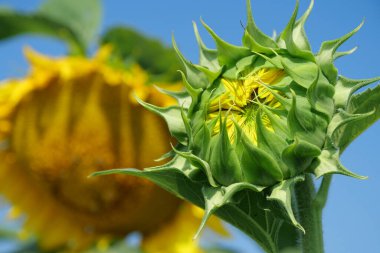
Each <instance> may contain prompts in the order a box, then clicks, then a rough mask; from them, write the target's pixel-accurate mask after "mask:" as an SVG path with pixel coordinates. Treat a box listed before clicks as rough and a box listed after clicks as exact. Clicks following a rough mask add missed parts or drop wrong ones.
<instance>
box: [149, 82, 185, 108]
mask: <svg viewBox="0 0 380 253" xmlns="http://www.w3.org/2000/svg"><path fill="white" fill-rule="evenodd" d="M154 88H156V89H157V90H158V91H159V92H161V93H163V94H166V95H168V96H171V97H172V98H174V99H175V100H177V103H178V104H179V105H181V106H182V107H184V108H186V109H189V107H190V105H191V97H190V96H189V93H188V92H187V91H171V90H166V89H163V88H161V87H158V86H156V85H154Z"/></svg>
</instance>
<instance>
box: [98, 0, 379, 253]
mask: <svg viewBox="0 0 380 253" xmlns="http://www.w3.org/2000/svg"><path fill="white" fill-rule="evenodd" d="M313 4H314V1H311V4H310V6H309V8H308V9H307V11H306V12H305V13H304V14H303V15H302V16H301V17H300V18H299V19H297V15H298V7H299V3H298V1H297V5H296V8H295V10H294V12H293V14H292V16H291V18H290V20H289V22H288V24H287V26H286V27H285V29H284V30H283V31H282V32H281V33H280V34H279V36H278V37H275V38H271V37H269V36H267V35H265V34H264V33H263V32H262V31H260V30H259V28H258V27H257V26H256V24H255V21H254V19H253V17H252V13H251V4H250V0H247V7H248V15H247V16H248V20H247V25H246V27H245V30H244V35H243V43H242V45H240V46H236V45H232V44H230V43H228V42H226V41H224V40H222V39H221V38H220V37H218V36H217V35H216V33H215V32H214V31H213V30H212V29H211V28H210V27H209V26H207V25H206V24H205V23H204V22H202V23H203V25H204V27H205V28H206V30H208V32H209V34H210V35H211V36H212V37H213V39H214V41H215V44H216V50H214V49H209V48H207V47H206V46H205V45H204V43H203V42H202V40H201V38H200V35H199V33H198V30H197V27H196V26H195V25H194V30H195V33H196V37H197V40H198V44H199V48H200V63H199V64H193V63H191V62H190V61H188V60H187V59H185V58H184V56H183V55H182V54H181V53H180V52H179V50H178V49H177V47H176V44H175V42H174V41H173V44H174V46H175V48H176V50H177V52H178V55H179V57H180V58H181V59H182V62H183V64H184V65H185V67H186V74H182V75H183V82H184V84H185V86H186V89H187V92H188V97H189V100H190V102H189V103H184V104H182V105H180V106H174V107H173V106H172V107H167V108H159V107H157V106H154V105H150V104H148V103H146V102H144V101H143V100H142V101H140V103H141V104H142V105H143V106H144V107H146V108H147V109H148V110H150V111H152V112H156V113H157V114H158V115H160V116H162V117H163V118H164V119H165V120H166V121H167V124H168V126H169V130H170V132H171V134H172V135H173V136H174V137H176V138H177V140H178V145H176V146H175V147H173V154H175V155H173V159H172V160H171V161H170V162H168V163H167V164H165V165H162V166H158V167H154V168H147V169H145V170H144V171H141V170H132V169H126V170H114V171H111V172H110V171H108V172H105V173H103V174H111V173H125V174H130V175H137V176H139V177H144V178H148V179H150V180H152V181H154V182H156V183H157V184H159V185H160V186H162V187H164V188H165V189H168V190H170V191H172V192H173V193H176V194H178V195H180V196H182V197H183V198H186V199H188V200H190V201H192V202H193V203H195V204H197V205H199V206H201V207H204V209H205V210H206V214H205V217H204V221H206V220H207V219H208V217H209V216H210V214H213V213H217V214H218V215H219V216H220V217H222V218H224V219H225V220H227V221H229V222H231V223H232V224H234V225H235V226H237V227H238V228H239V229H241V230H242V231H244V232H245V233H246V234H248V235H249V236H251V238H252V239H254V240H255V241H257V242H258V243H259V245H260V246H261V247H262V248H263V249H264V250H265V251H266V252H272V253H276V252H280V251H282V249H284V248H285V247H286V246H292V247H294V248H295V250H296V248H298V247H300V245H299V243H300V241H302V247H304V252H316V253H320V252H323V241H322V235H321V231H322V230H321V227H322V226H321V215H322V208H323V206H324V203H325V202H326V198H327V189H328V187H329V183H330V182H331V175H332V174H343V175H347V176H351V177H355V178H364V177H362V176H359V175H356V174H354V173H352V172H350V171H349V170H348V169H346V168H345V167H344V166H343V165H342V164H341V162H340V160H339V156H340V154H341V153H342V152H343V150H344V149H345V148H346V147H347V145H348V144H349V143H350V142H351V141H352V140H353V139H354V138H355V137H357V136H358V135H359V134H360V133H361V132H362V131H364V130H365V129H366V128H367V127H368V126H369V125H371V124H372V123H373V122H375V121H376V120H377V119H378V118H379V115H380V114H379V111H380V104H379V102H378V98H379V94H380V92H379V91H380V87H379V86H378V87H377V88H375V89H373V90H371V89H369V90H368V91H366V92H363V93H359V94H355V92H356V91H358V90H359V89H360V88H362V87H364V86H365V85H368V84H370V83H372V82H375V81H378V80H379V79H380V78H373V79H366V80H352V79H348V78H345V77H342V76H338V70H337V68H336V67H335V66H334V60H335V59H337V58H338V57H341V56H344V55H348V54H350V53H352V52H353V50H351V51H348V52H338V51H337V50H338V48H339V47H340V46H341V45H342V44H343V43H344V42H345V41H346V40H347V39H348V38H350V37H351V36H352V35H353V34H355V33H356V32H357V31H358V30H359V28H360V27H361V25H360V26H358V27H357V28H356V29H354V30H353V31H352V32H350V33H348V34H346V35H344V36H343V37H341V38H339V39H336V40H331V41H326V42H324V43H322V45H321V48H320V50H319V52H317V53H313V52H312V49H311V46H310V44H309V41H308V38H307V37H306V34H305V30H304V24H305V22H306V20H307V18H308V16H309V14H310V12H311V9H312V7H313ZM97 174H102V173H97ZM159 175H167V176H166V178H165V179H164V180H163V179H162V178H161V177H159ZM168 175H170V177H169V176H168ZM312 175H314V176H315V177H317V178H319V177H323V183H322V184H321V187H320V188H319V191H318V192H316V190H315V186H314V183H313V180H312ZM169 179H171V180H169ZM178 184H180V185H181V186H182V187H178ZM203 224H204V223H202V225H203ZM290 234H292V235H290ZM288 237H291V238H290V239H289V240H287V238H288ZM305 242H306V243H305ZM310 242H311V243H310ZM292 252H293V251H292ZM296 252H300V251H299V249H298V251H296Z"/></svg>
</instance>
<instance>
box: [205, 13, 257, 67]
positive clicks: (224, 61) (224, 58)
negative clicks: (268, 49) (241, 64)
mask: <svg viewBox="0 0 380 253" xmlns="http://www.w3.org/2000/svg"><path fill="white" fill-rule="evenodd" d="M201 22H202V24H203V26H204V27H205V28H206V29H207V31H208V32H209V33H210V35H211V36H212V37H213V39H214V41H215V43H216V47H217V49H218V61H219V64H220V65H221V66H234V65H235V64H236V62H237V61H238V60H240V59H242V58H244V57H246V56H249V55H251V54H252V53H251V50H249V49H248V48H246V47H239V46H235V45H232V44H230V43H228V42H226V41H224V40H222V39H221V38H220V37H219V36H218V35H216V33H215V32H214V31H213V30H212V29H211V28H210V27H209V26H208V25H207V24H206V23H205V22H203V20H201Z"/></svg>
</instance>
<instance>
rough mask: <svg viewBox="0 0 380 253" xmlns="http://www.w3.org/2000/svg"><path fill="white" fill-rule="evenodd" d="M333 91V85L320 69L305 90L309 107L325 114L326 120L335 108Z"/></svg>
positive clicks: (329, 118)
mask: <svg viewBox="0 0 380 253" xmlns="http://www.w3.org/2000/svg"><path fill="white" fill-rule="evenodd" d="M334 92H335V90H334V86H333V85H331V84H330V83H329V82H328V80H327V79H326V77H325V76H324V75H323V74H322V73H321V71H319V74H318V76H317V78H316V79H315V81H314V82H313V84H312V85H311V86H310V88H309V89H307V92H306V95H307V98H308V100H309V102H310V104H311V107H312V108H313V109H315V110H317V111H318V112H321V113H322V114H323V115H325V116H326V119H327V120H328V121H330V120H331V117H332V115H333V113H334V110H335V105H334V100H333V96H334Z"/></svg>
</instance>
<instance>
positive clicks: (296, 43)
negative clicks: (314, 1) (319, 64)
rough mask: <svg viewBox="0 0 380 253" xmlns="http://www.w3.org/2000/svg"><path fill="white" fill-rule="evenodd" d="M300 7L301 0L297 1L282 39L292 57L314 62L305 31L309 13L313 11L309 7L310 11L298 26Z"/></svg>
mask: <svg viewBox="0 0 380 253" xmlns="http://www.w3.org/2000/svg"><path fill="white" fill-rule="evenodd" d="M298 7H299V0H297V2H296V6H295V8H294V11H293V15H292V17H291V19H290V21H289V23H288V25H287V26H286V28H285V29H284V31H283V32H282V34H281V36H280V38H281V39H282V40H283V41H284V43H285V46H286V49H287V50H288V52H289V54H290V55H292V56H294V57H299V58H303V59H306V60H308V61H312V62H314V61H315V58H314V55H313V53H312V52H311V51H310V50H308V49H309V48H310V46H308V42H307V39H306V36H305V35H304V31H303V23H304V22H305V21H306V18H307V17H308V15H309V14H308V13H309V12H310V11H311V9H310V7H309V9H308V11H307V12H306V13H305V15H304V16H303V17H302V18H301V21H300V22H298V24H296V18H297V14H298ZM311 7H312V5H311Z"/></svg>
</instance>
